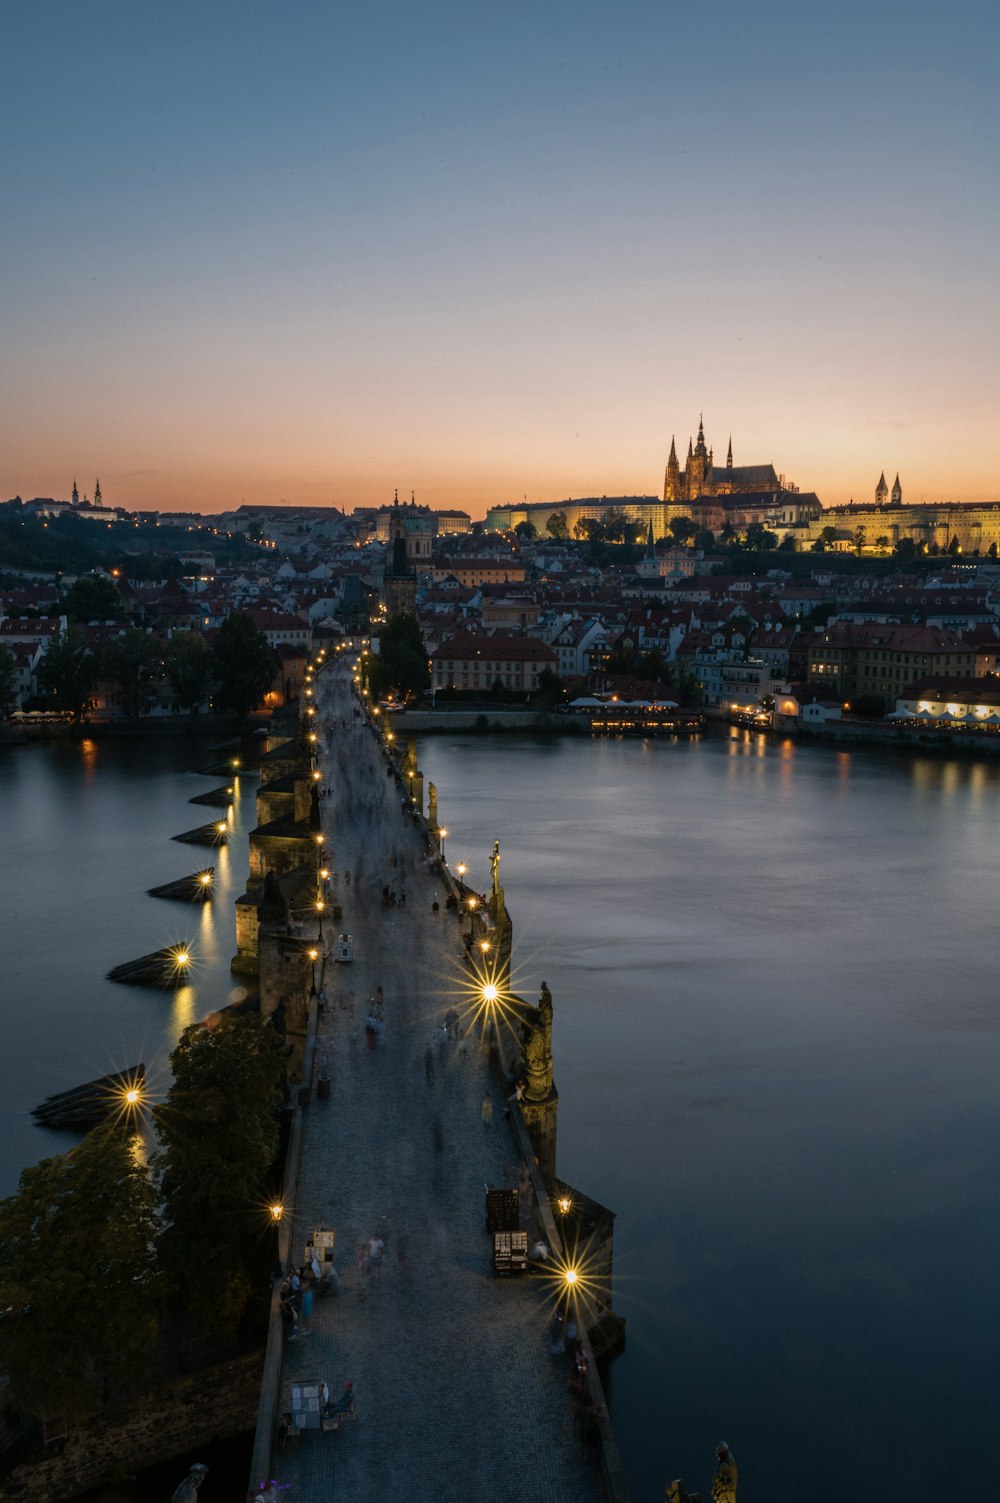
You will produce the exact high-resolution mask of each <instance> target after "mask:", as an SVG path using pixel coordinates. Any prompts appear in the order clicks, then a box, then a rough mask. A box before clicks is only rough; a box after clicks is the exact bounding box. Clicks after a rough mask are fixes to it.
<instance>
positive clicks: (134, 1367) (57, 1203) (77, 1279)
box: [0, 1126, 156, 1420]
mask: <svg viewBox="0 0 1000 1503" xmlns="http://www.w3.org/2000/svg"><path fill="white" fill-rule="evenodd" d="M155 1237H156V1222H155V1214H154V1195H153V1189H152V1185H151V1183H150V1179H149V1175H148V1172H147V1170H146V1167H145V1165H144V1164H142V1163H141V1161H140V1159H139V1157H138V1156H137V1155H136V1154H135V1152H134V1145H133V1143H132V1141H131V1139H130V1135H129V1134H128V1133H127V1132H125V1131H123V1130H122V1128H121V1127H117V1126H108V1127H101V1128H97V1129H95V1131H94V1132H91V1133H89V1134H88V1135H87V1137H86V1138H84V1140H83V1142H82V1143H81V1144H80V1145H79V1147H77V1148H74V1149H73V1150H72V1152H70V1153H67V1154H63V1155H62V1156H60V1157H58V1158H51V1159H43V1160H42V1162H41V1163H40V1164H37V1165H35V1166H34V1167H33V1168H31V1169H26V1170H25V1171H24V1173H23V1174H22V1175H21V1180H20V1185H19V1187H18V1192H17V1194H16V1195H13V1196H11V1198H10V1199H9V1200H5V1201H3V1202H2V1204H0V1308H2V1309H3V1310H5V1311H6V1312H7V1313H6V1315H5V1317H4V1318H2V1319H0V1368H2V1370H3V1372H4V1373H5V1374H6V1376H7V1377H8V1379H9V1380H10V1385H11V1390H12V1392H13V1394H14V1396H15V1398H16V1399H17V1400H18V1402H19V1403H20V1404H21V1405H22V1406H23V1407H24V1408H25V1409H28V1410H30V1411H31V1412H32V1413H35V1414H48V1415H52V1416H55V1415H59V1414H62V1415H64V1416H65V1417H66V1418H67V1419H70V1420H78V1419H80V1418H82V1417H83V1416H84V1415H85V1414H86V1413H87V1412H88V1411H89V1410H91V1409H93V1408H95V1407H96V1405H97V1402H98V1395H97V1393H96V1391H95V1388H94V1385H93V1382H92V1379H93V1378H94V1377H106V1378H109V1379H110V1380H111V1381H112V1382H121V1381H124V1380H128V1379H134V1378H138V1377H140V1376H142V1375H144V1374H145V1372H146V1371H147V1370H148V1365H149V1356H150V1353H151V1352H152V1351H154V1350H155V1343H156V1319H155V1313H156V1312H155V1303H154V1297H155V1293H156V1285H155V1273H154V1263H153V1248H154V1245H155Z"/></svg>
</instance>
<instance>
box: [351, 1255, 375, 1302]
mask: <svg viewBox="0 0 1000 1503" xmlns="http://www.w3.org/2000/svg"><path fill="white" fill-rule="evenodd" d="M370 1267H371V1265H370V1264H369V1261H368V1248H367V1246H366V1245H365V1243H364V1242H359V1243H358V1248H357V1252H356V1254H355V1257H354V1272H355V1274H356V1276H357V1286H358V1298H359V1299H367V1298H368V1275H369V1272H370Z"/></svg>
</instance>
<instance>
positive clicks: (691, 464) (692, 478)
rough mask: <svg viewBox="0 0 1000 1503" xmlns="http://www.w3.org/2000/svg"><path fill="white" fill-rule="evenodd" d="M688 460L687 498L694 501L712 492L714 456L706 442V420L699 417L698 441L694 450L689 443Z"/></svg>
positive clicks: (686, 476)
mask: <svg viewBox="0 0 1000 1503" xmlns="http://www.w3.org/2000/svg"><path fill="white" fill-rule="evenodd" d="M688 456H689V457H688V462H687V471H686V475H685V478H686V480H687V486H686V490H687V499H688V500H689V501H694V500H695V499H696V497H698V496H706V495H711V494H712V456H711V454H710V453H709V451H708V448H707V446H706V444H705V420H704V418H703V417H700V416H699V418H698V442H697V443H696V444H695V446H694V449H693V450H692V448H691V444H690V442H689V443H688Z"/></svg>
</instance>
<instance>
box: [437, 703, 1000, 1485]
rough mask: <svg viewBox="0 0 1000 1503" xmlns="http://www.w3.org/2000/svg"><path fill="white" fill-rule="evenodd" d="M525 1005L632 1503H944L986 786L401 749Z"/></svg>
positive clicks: (823, 753)
mask: <svg viewBox="0 0 1000 1503" xmlns="http://www.w3.org/2000/svg"><path fill="white" fill-rule="evenodd" d="M419 751H420V758H421V765H422V767H423V770H424V773H425V776H426V777H428V778H430V779H433V781H434V782H435V783H436V784H437V786H438V790H439V798H440V809H441V815H440V817H441V818H442V819H443V820H444V822H445V823H446V824H447V825H448V828H449V830H450V831H451V836H450V849H451V851H452V852H453V853H454V854H455V859H456V860H457V859H458V855H459V853H461V858H462V859H463V860H465V861H467V862H468V864H469V867H470V876H469V880H470V881H471V882H473V883H474V884H485V882H486V881H487V871H488V855H489V850H490V847H491V844H492V841H493V839H494V837H499V839H500V841H501V847H502V867H501V871H502V878H503V882H504V887H505V890H506V896H507V901H508V905H509V907H510V909H511V912H512V915H513V918H514V925H515V936H516V939H517V953H518V956H519V959H520V962H521V965H522V968H523V969H525V970H526V971H527V972H528V974H529V975H530V976H531V982H530V985H527V986H525V987H523V988H522V990H523V991H524V993H525V994H527V995H536V994H537V993H535V992H534V991H533V988H535V987H537V985H538V983H539V981H540V980H541V979H543V978H544V979H546V980H547V981H548V982H549V984H550V986H551V987H552V990H553V994H554V1000H555V1036H554V1053H555V1061H556V1071H557V1083H558V1085H559V1089H560V1140H559V1142H560V1170H561V1173H562V1174H563V1175H564V1176H565V1177H566V1178H567V1179H569V1180H570V1181H571V1182H573V1183H576V1184H578V1185H579V1186H580V1188H581V1189H583V1190H585V1191H587V1192H588V1193H591V1194H593V1195H595V1196H596V1197H597V1198H598V1199H601V1200H604V1201H605V1202H606V1203H607V1204H608V1205H610V1206H611V1207H612V1208H613V1209H614V1210H615V1211H616V1212H617V1213H618V1220H617V1223H616V1287H617V1294H616V1299H617V1303H618V1305H619V1307H620V1308H621V1310H622V1312H623V1313H624V1314H625V1315H626V1316H627V1318H628V1321H629V1334H628V1344H627V1348H626V1351H625V1353H624V1355H623V1356H622V1357H621V1358H619V1359H618V1360H617V1362H616V1363H615V1364H614V1366H613V1368H612V1373H611V1378H610V1389H611V1394H612V1401H613V1405H614V1410H615V1425H616V1431H617V1434H618V1438H619V1441H620V1443H621V1446H622V1450H623V1453H624V1456H625V1459H626V1464H627V1468H628V1471H629V1475H630V1481H631V1483H632V1489H633V1497H635V1498H636V1499H640V1498H644V1499H652V1498H658V1497H661V1496H662V1491H663V1485H664V1483H665V1482H666V1481H669V1480H670V1479H671V1478H672V1477H676V1476H683V1477H684V1479H685V1481H686V1483H687V1485H688V1487H689V1488H692V1489H693V1488H695V1487H700V1488H701V1490H702V1493H703V1495H707V1492H708V1486H707V1483H708V1478H709V1476H710V1472H711V1458H712V1454H713V1449H714V1446H715V1445H716V1444H717V1443H718V1441H719V1440H720V1439H722V1438H725V1439H726V1440H727V1441H729V1442H730V1443H731V1445H732V1446H733V1449H734V1451H735V1453H736V1455H737V1459H738V1461H739V1464H740V1473H741V1497H742V1496H743V1495H744V1492H745V1493H746V1496H747V1497H750V1498H753V1497H756V1498H765V1499H767V1500H769V1503H803V1500H809V1503H847V1500H851V1503H853V1500H859V1503H860V1500H864V1499H867V1498H878V1499H879V1500H880V1503H892V1500H897V1499H898V1500H900V1503H902V1500H904V1499H905V1500H907V1503H914V1500H916V1503H922V1500H927V1503H930V1500H932V1499H934V1500H936V1499H937V1498H939V1497H940V1496H944V1495H945V1494H946V1492H948V1493H951V1492H954V1493H956V1494H960V1493H961V1492H962V1491H963V1488H964V1489H965V1490H968V1491H969V1492H970V1494H972V1493H973V1491H974V1489H975V1488H976V1486H977V1485H978V1484H977V1480H976V1479H977V1476H978V1471H979V1465H978V1461H977V1453H978V1451H979V1447H980V1445H981V1441H982V1438H983V1436H985V1435H988V1434H990V1433H992V1429H993V1407H992V1392H993V1388H994V1385H995V1358H994V1354H993V1337H992V1334H991V1332H992V1331H995V1329H996V1322H997V1315H998V1313H1000V1312H998V1300H997V1294H996V1291H995V1276H994V1269H995V1266H996V1265H997V1263H998V1261H1000V1227H998V1211H997V1197H996V1191H995V1185H996V1182H997V1178H998V1171H1000V1109H998V1104H997V1091H996V1085H995V1082H996V1079H997V1073H998V1065H1000V1001H998V999H997V989H996V984H995V975H996V964H995V959H996V955H995V952H996V940H995V937H994V936H995V927H996V926H995V917H994V909H995V895H996V892H997V889H998V877H1000V841H998V839H997V829H998V801H1000V768H998V767H997V766H996V765H995V764H986V763H971V762H966V761H964V760H962V759H957V758H956V759H937V758H933V757H920V756H905V755H897V754H891V753H890V754H885V753H882V752H875V751H869V750H867V749H864V748H862V749H851V750H836V749H833V748H824V747H808V746H795V745H794V744H792V743H791V742H777V741H768V740H767V738H765V737H763V736H757V735H752V734H749V733H743V732H734V733H732V734H728V733H725V732H722V731H718V732H715V733H713V734H711V735H709V736H708V737H706V738H705V739H704V740H703V741H701V742H690V743H676V744H672V743H667V742H657V743H651V742H650V743H641V742H639V743H637V742H600V743H581V742H576V741H557V742H542V741H537V742H532V741H527V740H525V741H515V740H512V739H502V738H500V739H496V740H494V739H492V738H490V737H469V738H464V739H458V740H455V739H452V738H443V737H435V738H430V737H428V738H425V739H424V741H423V742H422V743H421V745H420V747H419Z"/></svg>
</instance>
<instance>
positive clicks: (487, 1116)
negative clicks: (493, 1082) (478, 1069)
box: [483, 1091, 493, 1127]
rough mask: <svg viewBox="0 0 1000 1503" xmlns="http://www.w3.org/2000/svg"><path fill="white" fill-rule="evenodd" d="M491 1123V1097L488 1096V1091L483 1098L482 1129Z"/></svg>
mask: <svg viewBox="0 0 1000 1503" xmlns="http://www.w3.org/2000/svg"><path fill="white" fill-rule="evenodd" d="M492 1121H493V1097H492V1096H491V1095H490V1093H489V1091H487V1092H486V1095H485V1096H484V1097H483V1126H484V1127H489V1125H490V1123H491V1122H492Z"/></svg>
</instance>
